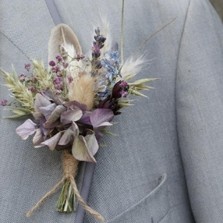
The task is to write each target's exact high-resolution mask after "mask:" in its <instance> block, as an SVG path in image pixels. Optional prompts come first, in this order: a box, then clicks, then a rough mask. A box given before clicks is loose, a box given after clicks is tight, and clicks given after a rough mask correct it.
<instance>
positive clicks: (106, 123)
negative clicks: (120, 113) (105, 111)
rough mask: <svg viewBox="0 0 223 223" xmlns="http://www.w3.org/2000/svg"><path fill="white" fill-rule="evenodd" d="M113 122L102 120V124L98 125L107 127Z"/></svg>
mask: <svg viewBox="0 0 223 223" xmlns="http://www.w3.org/2000/svg"><path fill="white" fill-rule="evenodd" d="M112 125H113V124H112V123H111V122H102V123H101V124H100V125H98V128H99V127H107V126H112Z"/></svg>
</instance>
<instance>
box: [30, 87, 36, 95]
mask: <svg viewBox="0 0 223 223" xmlns="http://www.w3.org/2000/svg"><path fill="white" fill-rule="evenodd" d="M28 90H29V91H31V92H32V93H35V92H36V88H35V87H34V86H30V87H28Z"/></svg>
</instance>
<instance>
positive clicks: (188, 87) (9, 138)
mask: <svg viewBox="0 0 223 223" xmlns="http://www.w3.org/2000/svg"><path fill="white" fill-rule="evenodd" d="M54 6H55V7H56V10H57V11H58V13H59V15H60V18H61V19H62V21H63V22H64V23H66V24H68V25H69V26H70V27H71V28H72V29H73V30H74V31H75V33H76V34H77V36H78V38H79V40H80V43H81V45H82V47H83V51H84V52H87V51H88V50H89V49H90V47H91V44H92V35H93V30H94V27H95V26H99V25H100V24H99V22H98V21H99V20H100V17H103V16H106V17H107V20H108V21H109V22H110V27H111V34H112V37H113V39H114V40H117V41H119V40H120V32H121V30H120V17H121V14H120V13H121V1H120V0H115V1H114V0H106V1H104V0H95V1H94V3H92V1H90V0H82V1H78V0H65V1H62V0H55V1H54ZM49 7H51V6H49V4H47V3H46V2H45V1H43V0H40V1H35V2H31V1H28V0H24V1H14V2H10V1H6V0H3V1H2V2H1V4H0V21H1V23H0V66H1V67H3V68H4V69H6V70H9V69H10V66H11V63H13V64H14V67H15V68H16V70H17V71H18V73H21V72H23V69H22V68H23V64H24V63H27V62H28V60H29V58H36V59H40V58H41V59H43V60H44V61H46V58H47V43H48V38H49V34H50V30H51V28H52V27H53V26H54V24H55V23H58V21H55V20H53V19H52V13H50V11H49ZM171 21H172V23H170V22H171ZM167 23H170V24H169V25H168V26H167V27H165V28H164V29H163V30H161V31H160V32H158V33H157V34H156V35H155V36H153V38H151V39H150V40H149V41H147V42H146V40H147V39H148V38H149V36H151V35H152V34H154V33H155V32H156V31H157V30H159V29H160V28H161V27H163V26H165V25H166V24H167ZM222 32H223V31H222V23H221V21H220V19H219V18H218V17H217V14H216V12H215V11H214V9H213V8H212V6H211V5H210V3H209V2H208V1H207V0H193V1H189V0H187V1H185V0H173V1H168V3H167V2H166V1H163V0H151V1H147V0H141V1H140V2H137V4H136V1H133V0H128V1H125V51H124V52H125V58H127V56H136V55H140V54H144V55H145V57H146V59H147V60H148V62H147V65H146V66H145V68H144V70H143V72H141V74H140V77H158V78H159V80H156V81H155V82H153V86H154V87H155V89H153V90H151V91H149V92H146V94H147V95H148V96H149V97H148V98H145V99H140V100H138V99H137V100H135V102H134V104H135V106H133V107H130V108H128V110H127V111H124V112H123V114H122V115H121V116H118V117H116V120H115V121H117V122H118V124H116V125H114V126H113V127H112V128H111V131H112V132H114V133H115V134H116V135H117V136H115V137H114V136H106V137H105V138H104V139H103V141H102V144H103V145H104V146H102V147H101V148H100V150H99V152H98V154H97V157H96V159H97V164H96V166H95V171H94V175H93V180H92V185H91V187H90V191H89V199H88V203H89V204H90V206H92V207H93V208H95V209H96V210H97V211H99V212H100V213H101V214H102V215H103V216H104V217H105V218H106V220H107V222H108V223H110V222H111V223H113V222H114V223H116V222H117V223H158V222H159V223H179V222H180V223H193V222H197V223H210V222H216V223H217V222H219V223H220V222H221V219H222V213H223V212H222V206H223V205H222V203H223V196H222V195H223V189H222V188H223V187H222V184H223V179H222V171H223V165H222V162H221V157H222V155H223V154H222V149H221V148H222V145H223V140H222V137H221V132H222V130H223V123H222V118H221V114H223V104H222V96H221V93H222V87H221V86H222V81H223V80H222V70H223V63H222V58H223V55H222V52H223V42H222V40H223V38H222V37H223V33H222ZM1 82H2V81H1ZM8 93H9V92H8V91H7V90H6V88H5V87H4V86H2V85H1V86H0V98H8ZM0 112H1V113H0V115H1V116H3V115H5V114H7V112H4V111H2V109H1V110H0ZM20 123H21V121H10V120H6V119H0V126H1V128H0V151H1V156H0V207H1V213H0V222H4V223H21V222H24V223H26V222H27V223H28V222H35V223H42V222H47V223H59V222H60V223H61V222H69V223H70V222H75V223H82V222H77V221H75V214H71V215H64V214H59V213H57V212H56V211H55V203H56V199H57V198H58V194H56V195H54V196H53V197H52V198H50V199H49V200H47V202H46V204H44V205H43V206H42V208H41V209H40V210H39V211H37V212H36V213H35V214H34V216H33V217H32V218H30V219H27V218H26V217H25V215H24V213H25V212H26V211H27V210H28V209H29V208H30V207H31V206H32V205H33V204H34V203H35V202H36V201H37V200H38V199H39V198H40V197H41V196H42V195H43V194H44V193H45V192H47V191H48V190H49V189H50V188H51V187H52V186H53V185H54V184H55V182H57V180H59V178H60V176H61V172H62V171H61V162H60V154H59V153H52V152H51V151H49V150H48V149H46V148H41V149H34V148H33V146H32V143H31V140H30V141H21V140H20V138H19V137H18V136H17V135H16V134H15V128H16V127H17V126H18V125H19V124H20ZM83 179H84V176H83V168H81V171H80V174H79V177H78V185H79V188H81V185H82V184H83V181H84V180H83ZM83 222H84V223H95V222H96V221H95V220H94V219H93V218H92V217H90V216H88V215H86V216H85V218H84V220H83Z"/></svg>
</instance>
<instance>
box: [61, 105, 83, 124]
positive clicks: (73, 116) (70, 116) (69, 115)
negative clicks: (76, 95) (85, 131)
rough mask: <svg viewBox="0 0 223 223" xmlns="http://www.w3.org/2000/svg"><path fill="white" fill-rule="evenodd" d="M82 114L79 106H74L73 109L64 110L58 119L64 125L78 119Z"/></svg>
mask: <svg viewBox="0 0 223 223" xmlns="http://www.w3.org/2000/svg"><path fill="white" fill-rule="evenodd" d="M82 115H83V112H82V111H81V110H80V109H79V108H76V109H74V110H68V111H64V112H63V113H62V114H61V117H60V121H61V122H62V123H63V124H64V125H66V124H69V123H72V122H76V121H78V120H79V119H80V118H81V117H82Z"/></svg>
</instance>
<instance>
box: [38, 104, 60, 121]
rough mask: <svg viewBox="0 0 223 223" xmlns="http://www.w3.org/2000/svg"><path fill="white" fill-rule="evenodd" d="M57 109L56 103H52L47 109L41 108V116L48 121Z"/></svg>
mask: <svg viewBox="0 0 223 223" xmlns="http://www.w3.org/2000/svg"><path fill="white" fill-rule="evenodd" d="M55 108H56V104H55V103H51V104H49V105H47V106H45V107H39V111H40V112H41V114H43V115H44V117H45V118H46V119H48V118H49V117H50V115H51V113H52V112H53V111H54V109H55Z"/></svg>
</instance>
